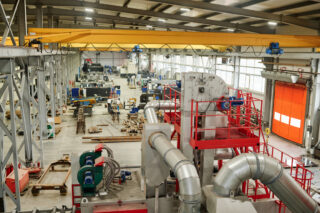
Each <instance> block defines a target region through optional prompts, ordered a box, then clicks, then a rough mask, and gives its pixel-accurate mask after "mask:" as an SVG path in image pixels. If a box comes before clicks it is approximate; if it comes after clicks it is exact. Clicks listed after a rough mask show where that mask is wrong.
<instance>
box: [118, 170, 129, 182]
mask: <svg viewBox="0 0 320 213" xmlns="http://www.w3.org/2000/svg"><path fill="white" fill-rule="evenodd" d="M128 177H131V172H130V171H125V170H122V171H121V172H120V180H121V183H124V182H126V180H127V178H128Z"/></svg>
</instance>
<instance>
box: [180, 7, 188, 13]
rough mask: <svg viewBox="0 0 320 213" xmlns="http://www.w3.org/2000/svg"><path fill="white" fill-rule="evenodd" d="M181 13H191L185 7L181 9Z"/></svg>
mask: <svg viewBox="0 0 320 213" xmlns="http://www.w3.org/2000/svg"><path fill="white" fill-rule="evenodd" d="M180 11H182V12H189V11H190V9H189V8H185V7H182V8H180Z"/></svg>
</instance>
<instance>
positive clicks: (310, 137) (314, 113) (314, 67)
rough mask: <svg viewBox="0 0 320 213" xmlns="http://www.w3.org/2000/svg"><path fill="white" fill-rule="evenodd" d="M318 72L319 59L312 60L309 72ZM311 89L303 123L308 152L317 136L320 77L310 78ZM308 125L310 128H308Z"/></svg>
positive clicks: (319, 68) (319, 67) (315, 141)
mask: <svg viewBox="0 0 320 213" xmlns="http://www.w3.org/2000/svg"><path fill="white" fill-rule="evenodd" d="M319 70H320V62H319V59H313V60H312V61H311V71H312V72H313V73H318V72H319ZM312 80H313V81H312V87H311V94H310V101H309V113H308V118H307V119H306V122H305V127H306V128H305V129H306V130H307V135H306V139H305V147H306V150H307V151H310V149H311V146H312V145H314V144H315V143H317V140H318V134H319V120H318V119H319V112H318V109H319V107H320V77H319V76H318V75H317V76H315V75H314V76H313V77H312ZM309 124H310V126H309Z"/></svg>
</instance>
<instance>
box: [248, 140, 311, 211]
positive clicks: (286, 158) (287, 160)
mask: <svg viewBox="0 0 320 213" xmlns="http://www.w3.org/2000/svg"><path fill="white" fill-rule="evenodd" d="M252 151H253V150H252V149H249V152H252ZM259 152H260V153H263V154H267V155H268V156H269V157H272V158H274V159H276V160H278V161H279V162H280V163H281V164H282V166H283V167H284V168H287V169H290V175H291V177H292V178H293V179H295V180H296V181H297V182H298V183H299V185H300V186H301V188H303V189H304V190H305V191H306V192H307V193H308V194H310V191H311V181H312V179H313V173H312V172H311V171H310V170H308V169H306V168H305V166H304V164H303V163H302V162H301V161H300V160H299V159H297V158H295V157H292V156H291V155H289V154H287V153H285V152H283V151H281V150H280V149H278V148H276V147H274V146H271V145H268V144H266V143H261V145H260V147H259ZM249 182H250V181H249V180H248V181H246V183H245V184H244V185H245V186H246V189H244V188H242V189H243V192H244V193H245V194H247V196H248V197H250V198H252V199H253V200H254V201H256V200H257V199H263V198H271V197H273V198H274V194H273V193H271V191H270V190H269V189H267V187H266V186H265V185H263V184H262V183H261V182H260V181H255V184H254V186H253V187H250V186H249ZM251 184H252V181H251ZM258 188H263V190H262V192H261V190H260V192H259V191H258ZM264 192H265V193H264ZM276 203H277V204H278V205H279V213H281V211H282V210H283V211H285V208H286V206H285V205H284V204H283V203H282V202H281V201H280V200H277V201H276Z"/></svg>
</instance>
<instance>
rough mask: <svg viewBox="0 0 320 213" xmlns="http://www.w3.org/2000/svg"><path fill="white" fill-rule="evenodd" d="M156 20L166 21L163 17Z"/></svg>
mask: <svg viewBox="0 0 320 213" xmlns="http://www.w3.org/2000/svg"><path fill="white" fill-rule="evenodd" d="M158 21H160V22H166V20H165V19H163V18H159V19H158Z"/></svg>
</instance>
